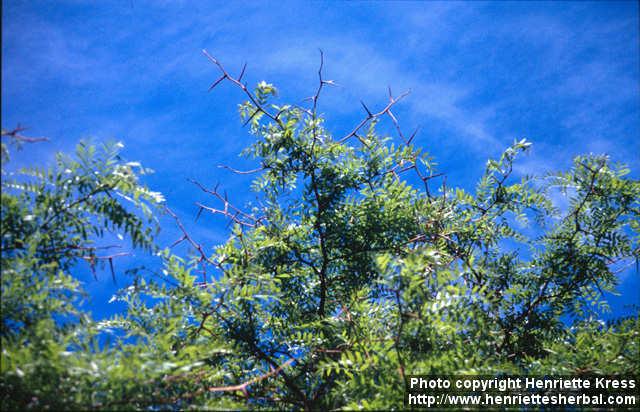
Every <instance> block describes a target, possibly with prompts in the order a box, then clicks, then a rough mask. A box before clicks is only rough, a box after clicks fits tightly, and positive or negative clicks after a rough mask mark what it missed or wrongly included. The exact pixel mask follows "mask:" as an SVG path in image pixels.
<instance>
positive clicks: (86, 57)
mask: <svg viewBox="0 0 640 412" xmlns="http://www.w3.org/2000/svg"><path fill="white" fill-rule="evenodd" d="M2 14H3V15H2V38H3V41H2V125H3V127H7V128H10V127H13V126H15V125H16V124H18V123H20V124H23V125H26V126H29V131H28V133H29V134H30V135H32V136H48V137H49V138H50V139H51V142H49V143H45V144H38V145H32V146H29V147H27V148H26V149H25V150H23V151H22V152H20V153H18V154H16V155H14V159H15V164H17V165H23V164H33V163H34V162H36V163H39V164H42V163H47V162H51V161H52V159H53V154H54V153H55V152H56V151H58V150H64V151H69V150H71V149H72V148H73V146H74V145H75V144H76V143H77V142H78V140H79V139H81V138H86V137H94V138H95V139H96V140H105V139H117V140H120V141H122V142H124V144H125V146H126V150H125V152H124V155H125V156H126V157H127V158H128V159H129V160H139V161H141V162H142V163H143V164H144V165H145V166H147V167H151V168H153V169H155V170H156V173H155V174H154V175H153V176H150V177H149V178H147V179H146V183H148V185H149V186H150V187H151V188H152V189H153V190H157V191H160V192H162V193H163V194H164V195H165V197H166V198H167V203H168V204H169V206H171V207H172V208H173V209H174V210H175V211H176V212H177V213H178V214H179V215H180V216H181V217H182V219H183V220H184V221H185V223H186V224H187V226H188V227H189V228H190V229H191V230H192V231H193V232H194V234H195V235H197V237H198V238H199V239H200V240H202V242H203V243H205V244H207V245H215V244H218V243H221V242H223V241H224V239H225V238H226V230H225V223H224V222H222V221H220V220H219V219H216V218H213V217H204V218H203V219H201V220H200V221H199V223H198V224H194V223H193V217H194V216H195V212H196V207H195V206H194V205H193V202H194V201H196V200H198V201H208V200H209V199H207V198H206V197H205V196H203V195H202V194H201V193H199V191H198V190H197V189H196V188H195V187H194V186H193V185H191V184H189V183H188V182H187V181H186V179H187V178H194V179H197V180H199V181H201V182H203V183H205V184H209V185H213V184H215V183H216V182H218V181H220V182H222V185H223V186H224V187H225V188H227V189H228V191H229V193H230V197H231V198H232V199H234V200H236V201H237V203H240V204H242V203H243V202H245V201H248V200H250V199H251V197H252V194H251V193H250V192H249V191H248V184H249V178H246V177H242V176H236V175H231V174H229V173H228V172H226V171H224V170H223V169H219V168H218V167H217V166H218V165H219V164H221V163H226V164H229V165H232V166H234V167H236V168H251V167H252V165H253V164H252V162H251V161H250V160H247V159H242V158H240V157H238V154H239V152H240V151H241V150H242V148H243V147H245V146H246V145H247V144H248V143H249V142H250V141H251V137H250V136H249V135H248V134H247V132H246V130H244V129H243V128H242V127H241V124H240V121H239V120H238V117H237V111H236V107H237V104H238V103H240V102H241V101H242V96H241V95H240V94H239V93H238V92H237V91H236V90H234V89H233V88H232V87H230V86H228V85H223V86H221V87H219V88H218V89H216V90H215V91H214V92H212V93H207V88H208V86H209V84H210V83H211V82H212V81H213V80H215V78H216V75H217V72H216V70H215V68H214V67H213V66H212V65H211V64H210V63H209V62H208V61H207V60H206V59H205V58H204V56H203V55H202V54H201V49H203V48H206V49H207V50H209V51H210V52H211V53H212V54H213V55H215V56H216V57H217V58H219V59H220V60H221V61H222V62H223V63H224V64H225V66H227V68H228V69H229V70H230V71H232V72H236V73H237V72H239V70H240V68H241V67H242V64H243V63H244V62H248V69H247V74H246V77H245V78H246V79H247V80H248V82H249V83H250V84H255V83H256V82H258V81H260V80H267V81H269V82H272V83H274V84H275V85H276V86H277V87H278V88H279V90H280V92H281V93H280V99H281V100H282V101H287V102H300V101H301V100H302V99H303V98H304V97H307V96H309V95H311V94H313V91H314V89H315V87H316V85H317V77H316V76H317V75H316V71H317V66H318V60H319V59H318V48H321V49H322V50H323V51H324V53H325V77H326V78H329V79H333V80H335V81H336V82H337V83H338V84H339V87H337V88H333V89H331V90H328V91H327V93H326V94H325V95H324V100H323V101H322V102H321V105H320V110H321V111H322V112H324V113H325V114H326V117H327V119H328V122H327V123H328V126H329V129H330V130H331V131H333V132H334V133H335V134H336V135H342V134H345V133H346V132H348V131H349V130H350V128H351V127H352V126H353V125H354V124H356V123H357V122H358V121H359V119H360V118H361V116H362V109H361V107H360V104H359V100H360V99H362V100H364V101H365V102H366V103H367V105H368V106H369V107H371V108H372V109H373V108H378V107H382V106H383V105H384V104H385V102H386V99H387V95H386V89H387V86H391V87H392V89H393V90H394V91H395V92H400V91H403V90H405V89H411V91H412V93H411V95H410V96H409V98H407V99H406V100H405V101H403V103H402V104H401V105H400V106H399V107H398V109H397V111H396V115H397V116H398V117H399V118H400V122H401V123H402V125H403V127H404V128H405V131H406V132H409V131H410V130H412V129H413V128H415V127H418V126H419V127H421V132H420V133H419V135H418V136H417V137H416V143H417V144H418V145H420V146H423V147H424V148H425V150H426V151H428V152H429V153H430V154H432V155H433V156H434V157H435V158H436V160H437V161H438V162H439V164H440V169H441V170H442V171H446V172H447V174H448V184H449V185H457V186H462V187H465V188H472V187H473V185H474V183H475V182H476V181H477V179H478V177H479V176H480V174H481V173H482V171H483V166H484V163H485V161H486V159H487V158H488V157H491V156H494V157H495V156H497V155H499V154H500V153H501V151H502V150H503V149H504V148H505V147H506V146H507V145H509V144H510V143H511V142H512V141H513V140H514V139H515V138H518V139H520V138H523V137H526V138H527V139H528V140H531V141H532V142H534V148H533V151H532V153H531V154H530V155H529V156H528V157H526V158H524V159H522V161H521V162H520V163H519V166H518V168H517V170H516V172H517V173H521V174H523V173H541V172H544V171H551V170H558V169H563V168H566V167H567V166H569V165H570V162H571V159H572V157H573V156H575V155H577V154H581V153H589V152H594V153H608V154H609V155H611V156H612V158H613V159H615V160H619V161H622V162H625V163H627V164H629V165H630V166H631V169H632V173H633V175H634V176H635V177H638V176H639V175H640V173H639V172H640V159H639V157H640V122H639V120H638V119H639V118H640V97H639V96H640V93H639V90H638V87H639V84H640V73H639V69H640V60H639V54H640V52H639V46H638V45H639V44H640V41H639V38H638V37H639V35H638V27H639V21H638V4H637V3H636V2H631V1H630V2H622V3H616V2H595V3H587V2H568V3H559V2H554V3H551V2H541V3H534V2H515V3H509V2H491V3H482V2H469V3H465V2H443V3H437V2H349V3H341V2H281V1H279V2H268V3H267V2H264V3H258V2H205V1H201V2H190V1H173V2H163V1H152V2H143V1H139V0H121V1H113V2H108V1H100V2H81V1H56V2H51V1H46V2H42V1H15V0H14V1H3V13H2ZM209 203H211V202H209ZM166 223H167V224H165V225H164V226H165V227H166V229H165V231H164V235H163V238H165V239H174V238H176V237H177V232H176V231H175V230H174V229H172V228H171V223H170V222H169V221H167V222H166ZM140 258H142V257H140ZM638 277H639V275H638V274H637V273H636V272H635V271H628V272H625V273H624V274H623V275H622V279H621V282H622V284H621V291H622V292H623V296H622V297H620V298H616V299H614V300H613V307H614V309H615V311H616V312H617V313H620V311H622V306H623V305H624V304H625V303H636V304H640V295H639V293H638V290H639V289H640V287H639V286H640V282H639V280H638ZM85 278H86V279H87V282H88V283H87V289H88V290H89V291H90V293H91V294H92V296H93V298H94V300H93V305H94V307H95V309H94V312H95V314H96V315H98V316H102V315H106V314H108V313H113V312H114V311H116V310H118V308H117V305H116V306H114V305H112V306H107V305H105V304H104V302H106V300H108V298H109V297H110V296H111V294H112V293H113V291H114V290H115V287H114V286H113V285H112V284H111V283H110V281H108V279H109V276H103V277H102V280H101V281H99V282H95V281H92V280H91V277H90V276H89V275H88V273H87V274H86V276H85Z"/></svg>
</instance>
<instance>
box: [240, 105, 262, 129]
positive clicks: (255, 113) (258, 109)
mask: <svg viewBox="0 0 640 412" xmlns="http://www.w3.org/2000/svg"><path fill="white" fill-rule="evenodd" d="M261 111H262V110H261V109H260V108H259V107H258V108H257V109H256V111H255V112H253V114H252V115H251V117H249V118H248V119H247V120H246V121H245V122H244V123H243V124H242V126H243V127H244V126H246V125H247V124H248V123H249V122H250V121H251V120H253V118H254V117H256V115H257V114H258V112H261Z"/></svg>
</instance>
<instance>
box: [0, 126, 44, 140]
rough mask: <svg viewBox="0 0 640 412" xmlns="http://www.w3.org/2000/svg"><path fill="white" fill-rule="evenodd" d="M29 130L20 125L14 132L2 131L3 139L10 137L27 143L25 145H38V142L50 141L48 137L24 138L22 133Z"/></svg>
mask: <svg viewBox="0 0 640 412" xmlns="http://www.w3.org/2000/svg"><path fill="white" fill-rule="evenodd" d="M25 130H27V128H26V127H22V126H20V125H18V126H16V127H15V128H14V129H13V130H9V131H7V130H4V129H2V137H10V138H12V139H15V140H17V141H20V142H25V143H36V142H46V141H49V139H48V138H46V137H29V136H24V135H22V134H20V132H23V131H25Z"/></svg>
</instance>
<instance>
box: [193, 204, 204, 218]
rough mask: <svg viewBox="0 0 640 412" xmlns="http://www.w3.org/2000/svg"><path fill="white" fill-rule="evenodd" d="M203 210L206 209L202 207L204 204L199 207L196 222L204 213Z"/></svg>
mask: <svg viewBox="0 0 640 412" xmlns="http://www.w3.org/2000/svg"><path fill="white" fill-rule="evenodd" d="M203 210H204V209H203V208H202V206H200V207H199V208H198V214H197V215H196V219H195V220H194V222H197V221H198V219H199V218H200V215H201V214H202V211H203Z"/></svg>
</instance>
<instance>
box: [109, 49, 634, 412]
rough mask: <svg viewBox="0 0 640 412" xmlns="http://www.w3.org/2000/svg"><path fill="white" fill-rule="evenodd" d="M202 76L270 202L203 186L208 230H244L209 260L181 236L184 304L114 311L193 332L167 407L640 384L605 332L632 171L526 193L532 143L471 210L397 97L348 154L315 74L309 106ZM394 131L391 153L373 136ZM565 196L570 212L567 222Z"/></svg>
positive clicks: (358, 403)
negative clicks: (422, 389) (438, 388)
mask: <svg viewBox="0 0 640 412" xmlns="http://www.w3.org/2000/svg"><path fill="white" fill-rule="evenodd" d="M207 57H208V58H209V59H210V60H211V62H212V63H213V64H215V65H216V66H217V68H218V69H219V70H220V73H221V77H220V78H219V79H218V80H217V81H216V82H215V83H214V85H213V86H212V87H215V86H216V85H217V84H219V83H220V82H222V81H227V82H230V83H232V84H233V85H235V86H237V87H238V88H239V89H240V91H241V92H242V93H243V94H244V95H245V97H246V98H247V100H246V101H245V102H244V103H243V104H241V105H240V115H241V118H242V119H243V121H244V123H245V124H247V125H249V127H250V132H251V134H252V135H253V136H254V138H255V140H254V143H253V144H251V146H250V147H248V148H247V149H246V150H245V151H244V154H245V155H247V156H251V157H253V158H255V159H256V161H257V162H258V163H259V168H258V169H256V170H254V171H252V172H254V173H256V177H255V179H254V181H253V190H254V191H255V192H256V193H257V194H258V196H259V202H257V203H255V204H253V205H252V206H250V207H249V208H248V209H246V210H243V209H241V208H239V207H235V206H234V205H232V204H231V203H230V202H229V200H228V198H227V196H226V195H223V194H221V192H220V191H219V190H218V187H215V188H208V187H207V186H205V185H203V184H201V183H197V182H196V184H197V185H198V186H199V187H200V188H201V189H202V190H204V191H206V192H208V193H210V194H211V195H212V196H213V198H214V200H215V201H218V202H220V203H221V206H208V205H203V204H199V208H200V213H209V212H211V213H214V214H219V215H223V216H225V217H226V218H227V219H229V220H230V221H231V223H232V224H233V229H232V230H231V233H230V236H229V239H228V241H227V242H226V243H225V244H223V245H220V246H218V247H216V248H215V250H214V251H213V252H212V253H209V252H207V251H208V250H209V249H208V248H206V247H203V246H202V245H200V244H199V243H198V242H197V240H195V239H193V238H192V237H191V236H190V235H189V234H188V233H187V232H186V231H185V232H184V234H183V236H182V237H181V238H180V239H179V241H184V242H188V243H189V244H190V245H191V247H192V250H193V252H194V255H193V256H192V259H191V260H185V261H180V260H177V259H176V258H175V257H171V256H172V255H171V253H170V252H169V251H165V252H164V253H165V256H166V258H167V259H169V262H170V264H169V265H170V267H168V268H167V273H168V274H169V276H170V277H171V279H172V282H177V286H176V287H166V286H164V285H162V283H161V282H147V283H145V286H144V287H139V288H136V289H135V290H133V289H132V290H130V291H128V293H125V294H123V295H122V296H121V298H122V299H125V300H128V301H129V302H130V303H132V304H131V312H130V316H129V317H128V318H127V322H128V325H129V327H130V329H129V330H130V331H131V333H138V332H136V331H139V333H141V334H153V333H154V331H155V333H160V334H161V335H164V334H166V333H167V330H159V331H158V330H157V329H156V328H155V326H153V325H154V324H155V322H157V321H158V315H157V313H151V312H149V311H141V310H140V309H139V308H138V307H137V306H136V304H135V299H137V296H139V295H140V294H145V293H148V294H150V295H152V296H154V297H160V298H161V300H160V303H158V305H160V306H162V305H164V306H165V309H164V310H162V311H160V313H172V314H174V316H178V317H181V318H182V320H181V323H180V325H181V327H180V328H177V329H176V330H179V331H183V332H181V333H174V334H173V336H174V337H175V339H176V341H175V342H174V346H172V348H173V350H175V351H176V352H177V353H180V352H183V351H184V352H188V351H194V352H198V353H199V354H201V355H203V354H204V355H206V356H204V357H201V358H194V359H193V360H194V363H192V364H191V365H189V366H188V367H187V368H188V369H189V371H187V372H184V373H180V374H174V375H167V374H164V375H162V376H163V377H162V379H159V380H158V382H161V384H160V386H159V387H158V389H157V390H158V391H157V392H156V393H157V395H158V396H160V395H162V396H164V395H163V394H167V393H170V394H171V396H168V397H167V396H164V398H163V399H164V401H163V402H168V403H169V404H171V405H183V402H187V403H189V404H193V405H199V406H203V405H206V406H210V407H238V408H240V407H242V408H244V407H247V408H261V407H265V408H285V409H290V408H293V409H303V410H333V409H340V408H345V409H359V408H371V409H393V408H401V407H402V396H403V381H404V377H405V376H406V375H407V374H419V373H420V374H454V373H456V374H488V375H491V374H499V373H523V374H526V373H531V374H543V373H556V374H557V373H565V374H572V373H578V372H580V373H602V374H604V373H637V372H638V371H639V368H640V365H639V362H638V359H640V357H639V356H638V355H639V342H638V316H637V315H635V316H632V317H630V318H625V319H619V320H618V321H617V322H612V323H610V324H604V323H603V322H601V321H599V320H598V317H597V316H598V310H599V309H602V307H603V306H605V305H606V302H605V301H604V295H603V294H604V293H605V292H606V291H612V290H614V288H615V286H616V284H617V277H616V272H617V271H619V270H621V268H624V267H625V265H626V264H629V263H632V262H633V260H634V259H635V260H637V259H638V254H639V252H638V233H639V230H638V229H639V224H638V214H639V212H640V209H639V207H640V204H639V199H640V184H639V182H638V181H637V180H634V179H631V178H629V177H628V176H627V175H628V173H629V171H628V170H627V169H626V168H625V167H624V166H622V165H615V164H613V163H612V162H611V161H610V160H609V158H608V157H606V156H594V155H589V156H580V157H576V158H575V159H574V162H573V166H572V168H571V169H570V170H568V171H566V172H561V173H550V174H548V175H545V176H542V177H525V178H522V179H519V180H518V179H515V178H514V177H513V176H512V170H513V165H514V162H515V161H516V158H517V157H518V156H520V155H521V154H522V153H523V152H526V151H527V150H528V149H529V147H530V143H529V142H527V141H526V140H521V141H516V142H514V144H513V145H512V146H511V147H508V148H507V149H506V150H505V152H504V153H503V154H502V156H501V157H500V158H498V159H491V160H489V161H488V162H487V163H486V166H485V172H484V175H483V177H482V178H481V180H480V181H479V183H478V184H477V187H476V189H475V191H473V192H468V191H465V190H462V189H458V188H454V187H450V186H449V187H445V186H444V185H439V184H438V185H437V186H438V187H437V188H436V187H432V186H435V185H434V182H435V181H436V179H437V178H438V177H439V176H441V174H440V172H438V171H437V170H435V167H434V163H433V161H432V160H431V159H430V158H429V156H428V155H427V154H426V153H424V152H423V151H422V150H421V149H420V148H418V147H416V146H415V145H413V144H412V143H411V142H412V140H413V137H409V138H405V137H404V135H403V134H402V132H401V129H400V127H399V125H398V122H397V119H396V117H395V115H394V114H393V112H392V108H393V106H394V105H395V104H396V103H397V102H398V101H399V100H400V99H401V98H403V97H404V95H400V96H398V97H394V96H393V95H392V94H391V92H390V93H389V102H388V104H387V105H386V106H385V107H384V108H382V109H381V110H380V111H379V112H376V113H373V112H371V111H370V110H369V109H368V108H367V107H366V106H364V109H365V115H366V116H365V118H364V119H363V120H362V122H361V123H359V124H358V125H357V126H356V127H355V128H354V129H353V130H352V131H351V132H349V133H347V134H346V135H344V136H339V137H335V136H332V135H331V134H330V133H329V132H328V130H327V129H326V128H325V127H324V123H323V118H322V116H321V115H320V114H319V112H318V101H319V98H320V94H321V92H322V90H323V88H324V87H325V86H326V85H329V84H331V83H332V82H331V81H329V80H325V79H323V77H322V71H321V70H320V71H319V84H318V89H317V91H316V94H315V95H314V96H313V98H312V99H311V104H310V105H309V107H299V106H296V105H286V104H284V105H283V104H275V103H273V101H274V99H275V95H276V89H275V87H274V86H273V85H271V84H268V83H266V82H261V83H259V84H258V86H257V87H256V88H255V90H253V91H251V90H249V89H248V88H247V87H246V86H245V85H244V83H242V74H241V75H240V76H239V77H238V78H235V77H233V76H232V75H230V74H229V73H228V72H227V71H226V70H225V69H224V67H223V66H222V65H221V64H220V63H219V62H218V61H217V60H216V59H215V58H213V57H211V56H209V55H208V54H207ZM243 72H244V71H243ZM384 119H389V120H390V121H391V122H392V124H393V125H395V126H396V127H397V130H398V133H399V136H397V137H396V138H395V139H394V138H390V137H386V136H381V135H380V134H378V132H377V129H376V126H377V125H378V124H379V121H382V120H384ZM236 172H238V173H245V172H240V171H236ZM554 191H559V192H560V193H561V194H562V195H564V196H566V197H567V198H568V207H566V208H565V209H558V208H557V207H556V206H554V204H553V202H552V201H551V196H552V195H553V194H554V193H555V192H554ZM174 217H175V216H174ZM176 218H177V217H176ZM527 225H529V226H530V228H529V230H528V231H524V230H523V229H522V227H523V226H527ZM180 227H181V228H182V226H181V225H180ZM531 233H535V234H534V235H531ZM527 234H529V235H527ZM207 268H209V272H208V273H211V270H212V269H213V270H214V273H216V275H215V276H214V278H209V279H207V277H206V276H207V272H206V270H207ZM201 276H204V278H201ZM209 276H211V275H209ZM176 302H182V303H181V304H182V306H181V309H180V311H178V312H176V311H175V307H176ZM162 322H166V321H162ZM144 325H150V326H144ZM187 330H188V332H186V331H187ZM203 345H204V347H207V346H208V349H204V350H203V349H202V348H203ZM207 351H208V354H207ZM167 380H169V381H170V382H172V383H171V384H167ZM174 382H179V383H180V385H184V386H183V387H181V389H178V390H176V386H174ZM187 388H188V389H187ZM160 403H162V402H160ZM134 404H135V402H134Z"/></svg>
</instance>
